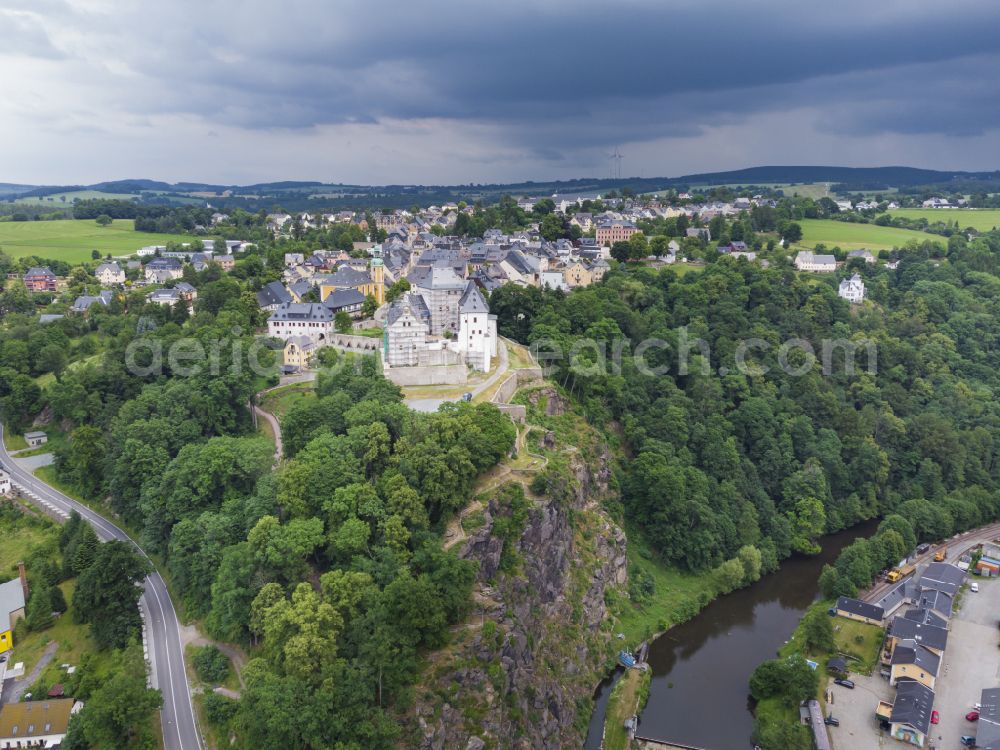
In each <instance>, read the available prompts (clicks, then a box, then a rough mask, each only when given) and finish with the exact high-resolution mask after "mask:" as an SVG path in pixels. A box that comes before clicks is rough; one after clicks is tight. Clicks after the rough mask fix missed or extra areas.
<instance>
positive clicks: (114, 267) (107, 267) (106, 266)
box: [94, 260, 122, 276]
mask: <svg viewBox="0 0 1000 750" xmlns="http://www.w3.org/2000/svg"><path fill="white" fill-rule="evenodd" d="M104 271H110V272H111V273H114V274H119V273H121V272H122V267H121V266H119V265H118V264H117V263H116V262H115V261H113V260H112V261H108V262H106V263H101V264H100V265H99V266H98V267H97V268H95V269H94V275H95V276H96V275H97V274H100V273H103V272H104Z"/></svg>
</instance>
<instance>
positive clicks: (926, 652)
mask: <svg viewBox="0 0 1000 750" xmlns="http://www.w3.org/2000/svg"><path fill="white" fill-rule="evenodd" d="M940 666H941V657H940V656H938V655H937V654H935V653H934V652H933V651H931V650H930V649H929V648H924V647H923V646H921V645H919V644H917V643H914V642H913V641H904V642H903V643H900V644H899V645H898V646H896V648H895V649H894V650H893V652H892V666H891V669H890V672H889V684H890V685H895V684H896V683H897V682H898V681H900V680H903V681H906V680H913V681H915V682H919V683H920V684H921V685H923V686H924V687H927V688H930V689H931V690H933V689H934V683H935V682H936V681H937V673H938V668H939V667H940Z"/></svg>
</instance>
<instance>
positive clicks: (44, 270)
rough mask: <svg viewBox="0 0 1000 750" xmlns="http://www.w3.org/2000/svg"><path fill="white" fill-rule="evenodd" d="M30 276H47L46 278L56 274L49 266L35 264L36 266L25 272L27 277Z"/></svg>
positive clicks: (53, 276)
mask: <svg viewBox="0 0 1000 750" xmlns="http://www.w3.org/2000/svg"><path fill="white" fill-rule="evenodd" d="M29 276H45V277H46V278H50V277H51V278H53V279H54V278H55V277H56V275H55V274H54V273H52V271H51V270H50V269H49V267H48V266H35V267H34V268H29V269H28V270H27V272H26V273H25V274H24V277H25V278H28V277H29Z"/></svg>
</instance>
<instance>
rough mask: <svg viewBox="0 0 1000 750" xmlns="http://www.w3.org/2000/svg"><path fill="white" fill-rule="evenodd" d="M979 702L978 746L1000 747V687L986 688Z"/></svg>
mask: <svg viewBox="0 0 1000 750" xmlns="http://www.w3.org/2000/svg"><path fill="white" fill-rule="evenodd" d="M979 703H980V708H979V721H978V722H976V746H977V747H982V748H1000V688H985V689H984V690H983V692H982V696H981V697H980V699H979Z"/></svg>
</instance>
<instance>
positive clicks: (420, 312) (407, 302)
mask: <svg viewBox="0 0 1000 750" xmlns="http://www.w3.org/2000/svg"><path fill="white" fill-rule="evenodd" d="M407 307H409V308H410V312H411V313H413V314H414V315H415V316H416V317H417V318H419V319H420V320H423V321H429V320H430V319H431V311H430V310H428V309H427V302H426V301H425V300H424V298H423V296H422V295H420V294H415V293H414V292H406V294H404V295H402V296H401V297H400V298H399V299H397V300H396V301H395V302H393V303H392V304H391V305H390V306H389V309H388V311H387V312H386V316H385V324H386V326H391V325H392V324H393V323H395V322H396V321H397V320H398V319H399V316H400V315H402V314H403V311H404V310H405V309H406V308H407Z"/></svg>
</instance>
